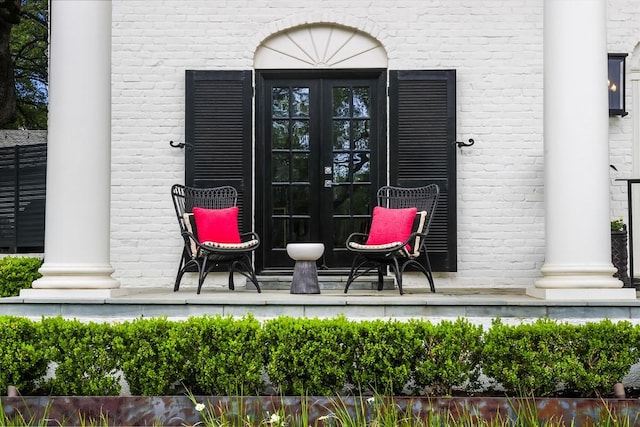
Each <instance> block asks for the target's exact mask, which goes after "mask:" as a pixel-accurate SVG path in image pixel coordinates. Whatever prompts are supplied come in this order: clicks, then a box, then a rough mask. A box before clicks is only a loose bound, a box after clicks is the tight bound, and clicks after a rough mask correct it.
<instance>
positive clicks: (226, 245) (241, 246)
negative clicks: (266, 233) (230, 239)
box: [202, 239, 260, 249]
mask: <svg viewBox="0 0 640 427" xmlns="http://www.w3.org/2000/svg"><path fill="white" fill-rule="evenodd" d="M258 243H260V242H259V241H258V240H257V239H253V240H249V241H246V242H242V243H218V242H202V246H211V247H212V248H217V249H250V248H252V247H254V246H258Z"/></svg>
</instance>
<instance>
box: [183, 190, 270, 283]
mask: <svg viewBox="0 0 640 427" xmlns="http://www.w3.org/2000/svg"><path fill="white" fill-rule="evenodd" d="M171 197H172V198H173V206H174V207H175V210H176V216H177V217H178V223H179V224H180V232H181V234H182V238H183V240H184V248H183V249H182V256H181V257H180V265H179V266H178V275H177V276H176V282H175V286H174V288H173V290H174V292H177V291H178V289H179V288H180V281H181V280H182V276H183V275H184V273H185V272H187V271H193V270H188V269H189V268H195V269H197V272H198V290H197V293H198V294H199V293H200V290H201V289H202V284H203V283H204V279H205V278H206V277H207V274H208V273H209V272H210V271H211V270H212V269H214V268H215V267H219V266H226V267H227V268H228V271H229V289H231V290H233V289H234V288H235V287H234V283H233V273H234V272H238V273H240V274H242V275H243V276H245V277H246V278H247V279H248V280H250V281H251V282H252V283H253V284H254V285H255V287H256V289H257V290H258V292H261V290H260V285H259V284H258V280H257V278H256V274H255V271H254V269H253V264H252V262H251V253H252V252H253V251H254V250H255V249H256V248H257V247H258V245H259V244H260V239H259V237H258V235H257V234H256V233H253V232H251V233H244V234H240V243H219V242H211V241H207V242H201V241H200V240H199V239H198V230H197V228H196V225H195V218H194V214H193V208H195V207H198V208H205V209H225V208H231V207H234V206H236V203H237V199H238V193H237V191H236V189H235V188H233V187H231V186H223V187H214V188H193V187H185V186H184V185H180V184H175V185H174V186H173V187H171Z"/></svg>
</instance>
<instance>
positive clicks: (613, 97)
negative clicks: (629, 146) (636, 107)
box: [607, 53, 629, 117]
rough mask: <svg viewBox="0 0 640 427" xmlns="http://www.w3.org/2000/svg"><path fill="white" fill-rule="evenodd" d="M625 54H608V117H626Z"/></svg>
mask: <svg viewBox="0 0 640 427" xmlns="http://www.w3.org/2000/svg"><path fill="white" fill-rule="evenodd" d="M627 55H628V54H627V53H610V54H609V80H608V81H607V88H608V89H609V116H622V117H624V116H626V115H627V114H629V113H627V111H626V105H625V84H624V82H625V61H626V58H627Z"/></svg>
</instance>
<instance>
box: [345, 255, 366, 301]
mask: <svg viewBox="0 0 640 427" xmlns="http://www.w3.org/2000/svg"><path fill="white" fill-rule="evenodd" d="M360 258H362V257H361V256H360V254H356V256H355V257H353V262H352V263H351V270H350V271H349V278H348V279H347V284H346V285H345V286H344V293H345V294H346V293H347V291H348V290H349V286H351V283H353V281H354V280H355V279H356V278H357V277H358V276H359V274H358V270H360V267H362V266H363V265H365V264H366V263H367V260H366V259H365V260H364V261H360Z"/></svg>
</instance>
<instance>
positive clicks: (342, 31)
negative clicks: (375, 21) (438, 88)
mask: <svg viewBox="0 0 640 427" xmlns="http://www.w3.org/2000/svg"><path fill="white" fill-rule="evenodd" d="M254 67H255V68H257V69H274V68H386V67H387V53H386V51H385V50H384V48H383V47H382V44H380V42H379V41H378V40H376V39H374V38H373V37H371V36H370V35H368V34H365V33H363V32H361V31H359V30H356V29H353V28H347V27H343V26H338V25H335V24H314V25H305V26H301V27H295V28H291V29H288V30H285V31H282V32H279V33H277V34H274V35H272V36H270V37H268V38H266V39H265V40H264V41H263V42H262V43H261V44H260V46H258V49H257V50H256V54H255V58H254Z"/></svg>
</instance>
